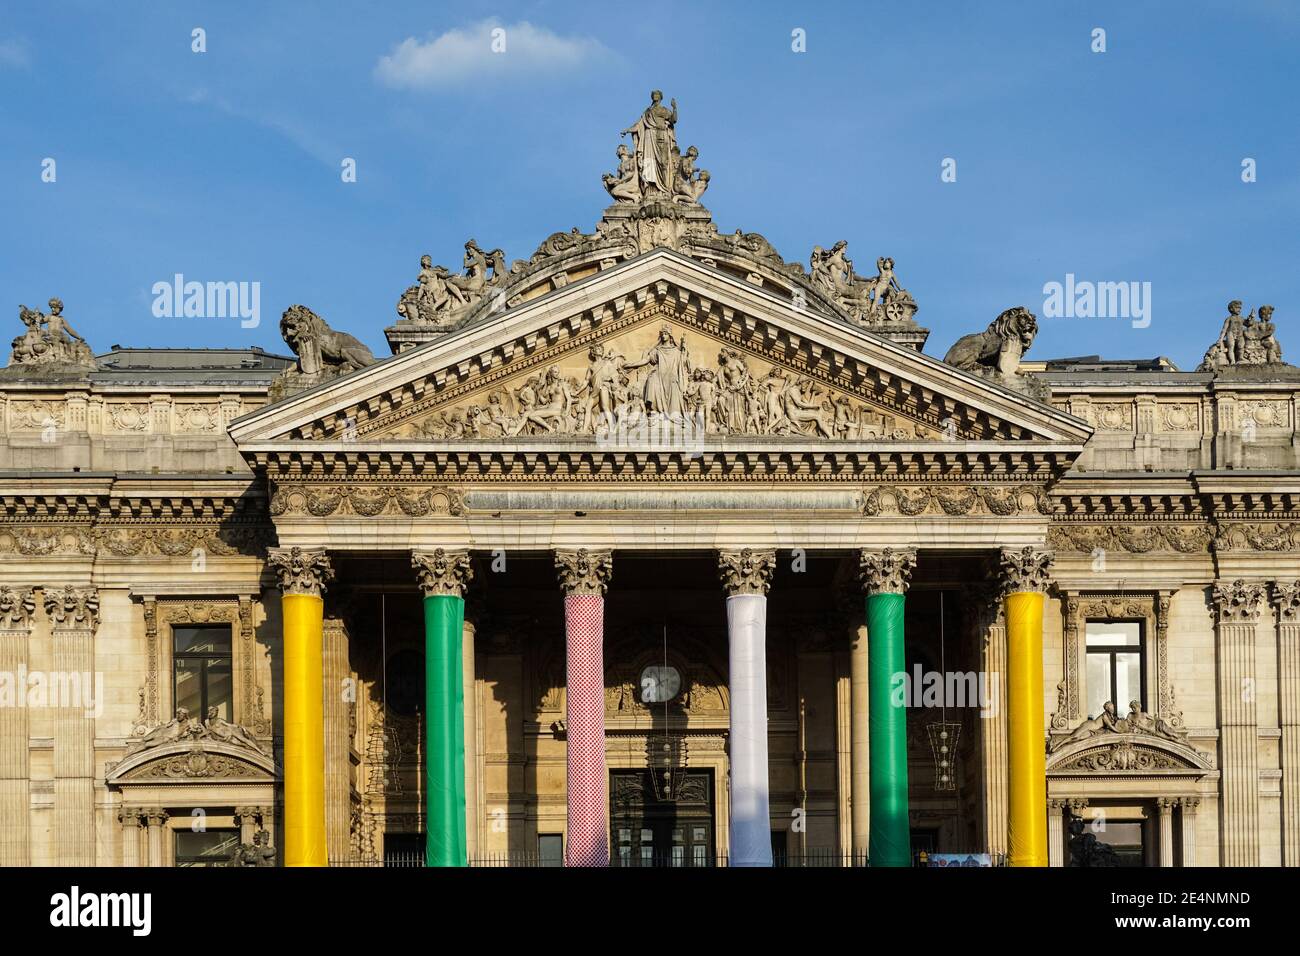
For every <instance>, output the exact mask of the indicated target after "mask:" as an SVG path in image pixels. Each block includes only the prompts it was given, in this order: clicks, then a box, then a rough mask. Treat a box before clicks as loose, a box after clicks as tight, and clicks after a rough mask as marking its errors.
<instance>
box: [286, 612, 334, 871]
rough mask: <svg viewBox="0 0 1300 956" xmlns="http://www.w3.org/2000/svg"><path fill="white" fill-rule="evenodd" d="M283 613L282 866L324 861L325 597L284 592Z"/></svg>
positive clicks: (316, 864) (325, 856)
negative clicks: (322, 640)
mask: <svg viewBox="0 0 1300 956" xmlns="http://www.w3.org/2000/svg"><path fill="white" fill-rule="evenodd" d="M281 609H282V611H281V613H282V615H283V618H284V865H285V866H327V865H328V864H329V854H328V851H327V850H326V840H325V729H324V728H325V723H324V710H323V701H322V698H321V691H322V686H323V685H322V680H323V676H322V664H321V630H322V624H323V621H324V615H325V602H324V601H323V600H322V599H321V598H320V597H319V596H318V595H315V594H286V595H284V597H283V598H282V600H281Z"/></svg>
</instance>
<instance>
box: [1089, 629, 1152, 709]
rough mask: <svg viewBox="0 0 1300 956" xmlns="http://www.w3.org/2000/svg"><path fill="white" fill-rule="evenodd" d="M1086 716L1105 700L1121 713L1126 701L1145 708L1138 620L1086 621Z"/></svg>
mask: <svg viewBox="0 0 1300 956" xmlns="http://www.w3.org/2000/svg"><path fill="white" fill-rule="evenodd" d="M1085 633H1086V638H1085V641H1086V659H1087V671H1086V676H1087V691H1088V717H1090V718H1091V717H1096V716H1097V715H1098V714H1100V713H1101V712H1102V708H1103V707H1105V705H1106V703H1107V702H1110V703H1113V704H1114V705H1115V712H1116V713H1117V714H1118V715H1119V716H1121V717H1122V716H1124V715H1125V714H1127V713H1128V711H1129V703H1130V702H1131V701H1137V702H1138V706H1140V707H1141V708H1142V709H1143V710H1146V706H1147V701H1146V673H1145V672H1146V667H1145V663H1146V662H1145V653H1144V648H1143V642H1142V622H1140V621H1088V622H1087V630H1086V632H1085Z"/></svg>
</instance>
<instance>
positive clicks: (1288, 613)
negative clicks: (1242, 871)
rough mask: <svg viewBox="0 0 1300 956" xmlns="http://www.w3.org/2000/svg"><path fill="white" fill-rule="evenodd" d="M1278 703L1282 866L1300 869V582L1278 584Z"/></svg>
mask: <svg viewBox="0 0 1300 956" xmlns="http://www.w3.org/2000/svg"><path fill="white" fill-rule="evenodd" d="M1276 587H1277V589H1278V592H1279V594H1278V603H1279V610H1278V627H1277V701H1278V724H1279V725H1280V726H1281V730H1282V740H1281V742H1280V750H1281V758H1282V759H1281V763H1282V865H1283V866H1287V867H1300V581H1296V582H1294V583H1292V584H1283V583H1281V582H1279V583H1278V584H1277V585H1276Z"/></svg>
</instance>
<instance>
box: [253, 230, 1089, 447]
mask: <svg viewBox="0 0 1300 956" xmlns="http://www.w3.org/2000/svg"><path fill="white" fill-rule="evenodd" d="M629 410H630V411H629ZM629 415H630V418H631V419H639V420H642V423H643V424H644V423H648V422H653V421H655V420H661V421H673V422H683V423H685V424H684V425H682V426H681V427H684V428H686V429H687V430H688V431H690V432H691V434H692V436H693V437H694V438H696V439H698V440H699V441H701V442H702V443H703V444H704V445H705V446H708V447H717V448H723V447H732V446H736V447H746V448H765V447H769V446H770V447H772V448H779V447H782V446H789V445H791V444H801V445H802V444H805V443H808V444H813V445H819V446H820V445H825V446H826V447H828V448H837V447H843V448H846V449H847V448H850V447H861V446H864V445H870V446H879V445H888V446H893V447H895V448H896V449H898V450H902V449H905V448H906V447H907V446H909V445H920V446H934V445H935V444H936V443H942V444H943V445H944V447H946V448H947V449H949V450H950V451H965V452H969V451H971V450H972V446H975V447H978V446H989V447H991V445H999V446H1004V447H1008V448H1015V447H1024V446H1034V447H1036V448H1038V449H1039V450H1041V451H1044V452H1050V453H1052V454H1053V455H1058V456H1060V460H1061V461H1064V460H1065V459H1068V458H1072V457H1073V455H1074V454H1077V452H1078V450H1079V449H1080V448H1081V446H1082V444H1083V442H1084V441H1086V440H1087V438H1088V436H1089V435H1090V434H1091V431H1090V429H1089V428H1088V426H1087V425H1086V424H1085V423H1083V422H1081V421H1079V420H1078V419H1076V418H1073V417H1071V416H1069V415H1067V414H1065V413H1063V412H1061V411H1060V410H1058V409H1055V408H1052V407H1051V406H1049V405H1046V404H1044V403H1042V402H1038V401H1035V400H1033V399H1031V398H1029V397H1026V396H1025V395H1021V394H1018V393H1016V392H1013V391H1011V390H1009V389H1006V388H1003V387H1000V386H998V385H996V384H993V383H991V382H989V381H988V380H986V379H984V378H981V377H978V376H975V375H971V374H968V373H966V372H963V371H960V370H957V369H955V368H952V367H950V366H948V365H945V364H944V363H942V362H939V361H938V360H936V359H933V358H931V357H929V356H925V355H922V354H920V353H919V352H916V351H915V350H913V349H910V348H907V347H905V346H902V345H898V344H896V343H894V342H891V341H889V340H887V339H885V338H883V337H881V336H878V335H874V334H872V333H871V332H869V331H867V330H865V329H862V328H860V327H857V326H854V325H851V324H850V323H848V322H845V321H843V320H842V319H841V318H839V317H836V316H832V315H828V314H824V313H821V312H818V311H815V310H813V309H810V308H808V307H807V306H806V304H805V305H803V306H802V307H800V306H799V305H798V304H797V303H795V302H792V301H791V300H790V299H789V298H788V297H784V296H781V295H779V294H777V293H776V292H774V291H772V290H770V289H767V288H763V287H761V286H759V285H756V284H753V283H749V282H746V281H744V280H743V279H739V278H736V277H735V276H733V275H731V274H728V273H726V272H723V271H722V270H719V269H715V268H710V267H709V266H707V265H705V264H703V263H700V262H697V261H695V260H693V259H690V258H688V257H686V256H683V255H680V254H678V253H676V252H672V251H670V250H666V249H657V250H654V251H652V252H649V253H645V254H643V255H640V256H637V257H636V258H633V259H631V260H629V261H626V262H622V263H618V264H613V265H611V266H610V267H609V268H607V269H603V270H601V271H599V272H598V273H596V274H595V275H592V276H590V277H589V278H586V279H583V280H582V281H579V282H574V283H571V284H568V285H565V286H564V287H562V288H558V289H556V290H554V291H553V292H550V293H549V294H547V295H544V296H541V297H539V298H536V299H533V300H530V301H527V302H524V303H521V304H517V305H515V306H514V307H510V308H504V309H502V310H501V311H498V312H495V313H492V314H489V315H486V316H483V317H481V318H480V319H478V320H476V321H474V322H473V323H471V324H469V325H466V326H464V327H462V328H460V329H457V330H455V331H451V332H448V333H446V334H445V335H443V336H442V337H440V338H439V339H437V340H435V341H433V342H430V343H428V344H426V345H423V346H420V347H419V348H415V349H412V350H410V351H408V352H403V353H401V354H399V355H397V356H394V357H393V358H391V359H389V360H387V361H385V362H382V363H379V364H377V365H374V366H371V367H368V368H365V369H362V370H361V371H359V372H355V373H353V374H351V375H348V376H346V377H343V378H339V379H335V380H333V381H331V382H329V383H327V384H325V385H322V386H319V387H317V388H315V389H312V390H309V391H306V392H302V393H300V394H297V395H294V396H292V397H290V398H287V399H284V400H283V401H280V402H277V403H275V404H272V405H268V406H267V407H265V408H263V409H260V410H259V411H257V412H254V413H253V414H251V415H247V416H244V417H243V418H241V419H239V420H238V421H236V422H235V423H234V424H233V425H232V427H231V435H232V437H233V438H234V440H235V441H236V442H237V443H238V444H239V446H240V448H241V450H242V451H243V452H244V454H245V455H246V457H249V458H250V460H255V459H256V458H257V457H259V456H260V455H262V454H264V453H266V452H268V451H272V450H279V451H289V450H290V449H292V448H295V447H296V448H298V449H299V450H304V449H306V448H308V447H309V448H310V449H312V450H318V451H325V450H327V449H331V448H335V447H336V446H337V449H338V450H361V449H372V450H373V449H377V448H379V447H380V446H383V447H385V448H389V449H402V450H404V451H406V450H409V451H412V452H414V451H417V450H421V449H423V450H425V451H427V452H429V453H436V452H438V451H439V450H446V449H448V448H461V449H466V448H492V447H495V448H501V447H511V448H526V447H535V448H541V449H546V448H554V447H557V446H559V445H563V446H565V447H576V446H582V445H583V444H588V445H591V446H592V447H598V446H600V445H601V444H604V442H603V439H604V437H606V436H607V434H608V430H609V425H610V423H611V422H613V423H616V424H617V425H620V426H626V425H636V424H637V422H636V421H629V420H628V416H629ZM611 416H615V417H611ZM617 416H622V417H617Z"/></svg>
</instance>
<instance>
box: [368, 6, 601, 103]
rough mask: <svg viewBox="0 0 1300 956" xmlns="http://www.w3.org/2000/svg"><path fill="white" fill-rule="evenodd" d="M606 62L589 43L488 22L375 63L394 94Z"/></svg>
mask: <svg viewBox="0 0 1300 956" xmlns="http://www.w3.org/2000/svg"><path fill="white" fill-rule="evenodd" d="M610 56H611V54H610V51H609V50H608V49H607V48H606V47H605V46H604V45H603V44H601V42H600V41H599V40H596V39H594V38H592V37H582V36H572V37H562V36H559V35H557V34H555V33H552V32H551V31H550V30H548V29H546V27H537V26H533V25H532V24H531V23H528V22H527V21H520V22H519V23H516V24H514V25H513V26H510V25H504V24H502V23H501V21H499V20H496V19H490V20H483V21H481V22H479V23H475V24H472V25H470V26H467V27H463V28H458V29H454V30H448V31H447V32H446V33H442V34H436V35H435V34H430V35H429V37H428V39H426V40H424V41H420V40H417V39H416V38H415V37H407V38H406V39H405V40H403V41H402V42H401V43H399V44H397V45H396V46H395V47H393V49H392V52H391V53H389V54H388V55H387V56H381V57H380V58H379V62H378V63H377V64H375V77H376V79H378V80H379V81H380V82H382V83H384V84H386V85H387V86H391V87H394V88H397V89H412V90H428V89H437V88H439V87H452V86H458V85H461V84H464V83H467V82H470V81H474V80H483V79H487V78H490V77H501V76H524V75H530V74H531V75H538V76H543V75H548V74H551V73H552V71H555V70H561V69H563V70H574V69H577V68H581V67H585V66H589V65H591V64H594V63H597V62H600V61H603V60H606V59H608V58H610Z"/></svg>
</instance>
